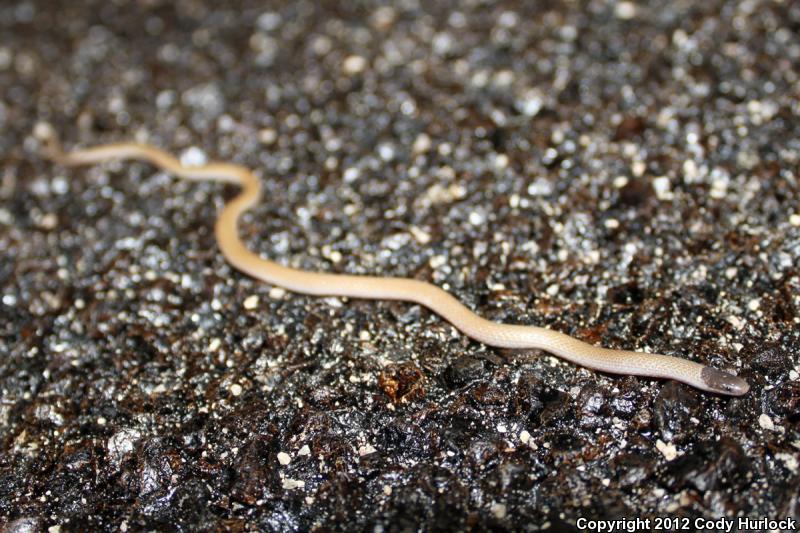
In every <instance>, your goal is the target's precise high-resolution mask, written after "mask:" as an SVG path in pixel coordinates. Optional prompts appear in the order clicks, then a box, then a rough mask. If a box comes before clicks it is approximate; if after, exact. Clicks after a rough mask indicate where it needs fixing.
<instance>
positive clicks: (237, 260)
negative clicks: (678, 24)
mask: <svg viewBox="0 0 800 533" xmlns="http://www.w3.org/2000/svg"><path fill="white" fill-rule="evenodd" d="M42 129H43V131H40V132H39V135H38V136H39V137H40V138H41V139H42V140H43V141H44V142H45V148H46V150H47V153H48V155H49V157H50V158H51V159H53V160H54V161H55V162H57V163H59V164H61V165H66V166H77V165H89V164H94V163H100V162H103V161H107V160H111V159H138V160H144V161H149V162H150V163H152V164H154V165H155V166H157V167H160V168H161V169H163V170H166V171H169V172H171V173H173V174H175V175H177V176H179V177H181V178H185V179H189V180H196V181H218V182H225V183H233V184H235V185H238V186H240V187H241V188H242V192H241V193H240V194H239V195H238V196H237V197H236V198H234V199H233V200H231V201H230V202H228V203H227V204H226V205H225V208H224V209H223V210H222V213H221V214H220V215H219V218H218V219H217V222H216V226H215V234H216V238H217V241H218V243H219V247H220V248H221V250H222V254H223V255H224V256H225V258H226V259H227V260H228V261H229V262H230V263H231V264H232V265H233V266H234V267H236V268H237V269H239V270H241V271H242V272H244V273H246V274H249V275H250V276H253V277H254V278H257V279H260V280H263V281H265V282H267V283H271V284H273V285H278V286H281V287H284V288H286V289H289V290H291V291H294V292H298V293H304V294H312V295H317V296H345V297H351V298H366V299H373V300H404V301H408V302H414V303H417V304H420V305H423V306H425V307H427V308H429V309H431V310H432V311H434V312H435V313H437V314H439V315H440V316H441V317H442V318H444V319H445V320H447V321H449V322H450V323H451V324H453V325H454V326H455V327H456V328H458V329H459V330H461V331H462V332H463V333H464V334H466V335H468V336H469V337H472V338H473V339H475V340H477V341H480V342H483V343H485V344H489V345H492V346H497V347H502V348H517V349H525V348H527V349H540V350H545V351H547V352H549V353H551V354H554V355H557V356H558V357H561V358H562V359H566V360H567V361H571V362H573V363H575V364H578V365H581V366H585V367H588V368H592V369H595V370H600V371H603V372H610V373H612V374H632V375H637V376H651V377H656V378H667V379H674V380H677V381H682V382H684V383H687V384H689V385H692V386H693V387H697V388H698V389H702V390H705V391H709V392H716V393H720V394H730V395H735V396H739V395H742V394H745V393H747V391H748V390H749V388H750V386H749V385H748V384H747V382H746V381H744V380H742V379H741V378H738V377H736V376H734V375H732V374H729V373H728V372H724V371H722V370H718V369H716V368H712V367H710V366H706V365H702V364H699V363H695V362H692V361H687V360H686V359H680V358H678V357H670V356H666V355H656V354H648V353H642V352H629V351H624V350H610V349H607V348H599V347H596V346H592V345H590V344H587V343H585V342H581V341H579V340H577V339H573V338H572V337H570V336H568V335H565V334H563V333H559V332H556V331H552V330H549V329H545V328H541V327H534V326H522V325H511V324H500V323H497V322H492V321H489V320H486V319H484V318H481V317H480V316H478V315H476V314H475V313H473V312H472V311H470V310H469V309H467V307H465V306H464V305H463V304H462V303H461V302H459V301H458V300H457V299H456V298H455V297H453V296H452V295H451V294H450V293H448V292H446V291H444V290H443V289H440V288H439V287H437V286H435V285H432V284H431V283H427V282H423V281H418V280H413V279H404V278H386V277H374V276H352V275H344V274H325V273H319V272H307V271H303V270H298V269H294V268H288V267H285V266H282V265H280V264H278V263H275V262H273V261H268V260H266V259H262V258H261V257H259V256H258V255H256V254H254V253H253V252H251V251H250V250H248V249H247V247H245V245H244V243H243V242H242V241H241V240H240V239H239V231H238V221H239V217H240V216H241V214H242V213H244V212H245V211H247V210H248V209H249V208H251V207H252V206H253V205H255V204H256V203H258V201H259V199H260V197H261V186H260V184H259V181H258V178H256V176H255V175H253V173H252V172H250V170H248V169H247V168H245V167H242V166H239V165H234V164H229V163H209V164H206V165H199V166H191V167H190V166H184V165H182V164H181V163H180V162H179V161H178V160H177V159H175V157H173V156H172V155H170V154H168V153H166V152H163V151H161V150H159V149H157V148H155V147H153V146H150V145H147V144H139V143H117V144H105V145H100V146H95V147H93V148H87V149H84V150H77V151H73V152H68V153H65V152H64V151H63V150H62V149H61V145H60V143H59V141H58V138H57V136H56V135H55V133H54V132H53V131H52V128H49V127H45V128H42Z"/></svg>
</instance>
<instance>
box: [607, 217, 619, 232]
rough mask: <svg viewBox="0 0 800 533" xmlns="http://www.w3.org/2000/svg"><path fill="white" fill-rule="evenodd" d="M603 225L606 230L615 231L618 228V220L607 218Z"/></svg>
mask: <svg viewBox="0 0 800 533" xmlns="http://www.w3.org/2000/svg"><path fill="white" fill-rule="evenodd" d="M604 225H605V227H606V228H608V229H617V228H618V227H619V220H617V219H616V218H609V219H608V220H606V221H605V222H604Z"/></svg>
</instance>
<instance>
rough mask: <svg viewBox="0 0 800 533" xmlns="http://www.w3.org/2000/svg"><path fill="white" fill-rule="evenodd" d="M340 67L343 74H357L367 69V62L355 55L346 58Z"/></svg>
mask: <svg viewBox="0 0 800 533" xmlns="http://www.w3.org/2000/svg"><path fill="white" fill-rule="evenodd" d="M342 66H343V67H344V71H345V73H347V74H358V73H359V72H363V71H364V69H365V68H367V60H366V59H364V58H363V57H361V56H357V55H352V56H347V57H346V58H345V60H344V63H342Z"/></svg>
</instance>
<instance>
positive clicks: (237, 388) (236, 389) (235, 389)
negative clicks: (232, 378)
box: [229, 383, 242, 396]
mask: <svg viewBox="0 0 800 533" xmlns="http://www.w3.org/2000/svg"><path fill="white" fill-rule="evenodd" d="M229 390H230V391H231V394H232V395H233V396H240V395H241V394H242V386H241V385H239V384H238V383H234V384H233V385H231V387H230V389H229Z"/></svg>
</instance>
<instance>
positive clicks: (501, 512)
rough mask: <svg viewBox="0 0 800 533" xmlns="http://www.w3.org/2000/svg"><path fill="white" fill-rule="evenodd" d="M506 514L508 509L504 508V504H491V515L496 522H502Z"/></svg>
mask: <svg viewBox="0 0 800 533" xmlns="http://www.w3.org/2000/svg"><path fill="white" fill-rule="evenodd" d="M507 513H508V509H507V508H506V504H504V503H493V504H492V514H493V515H494V517H495V518H497V519H498V520H502V519H503V518H505V517H506V514H507Z"/></svg>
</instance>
